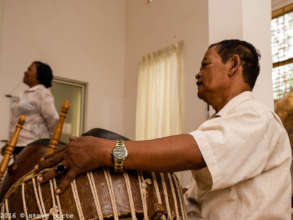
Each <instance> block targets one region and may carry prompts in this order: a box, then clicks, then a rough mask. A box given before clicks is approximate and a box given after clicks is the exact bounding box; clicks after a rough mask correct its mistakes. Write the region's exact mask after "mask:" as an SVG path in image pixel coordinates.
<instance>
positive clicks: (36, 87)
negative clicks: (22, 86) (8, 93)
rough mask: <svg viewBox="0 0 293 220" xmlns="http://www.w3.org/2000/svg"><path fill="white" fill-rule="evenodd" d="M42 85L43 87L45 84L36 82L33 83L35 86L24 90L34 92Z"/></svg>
mask: <svg viewBox="0 0 293 220" xmlns="http://www.w3.org/2000/svg"><path fill="white" fill-rule="evenodd" d="M42 87H44V88H45V86H44V85H43V84H38V85H35V86H33V87H31V88H28V89H26V90H25V92H34V91H36V90H37V89H39V88H42Z"/></svg>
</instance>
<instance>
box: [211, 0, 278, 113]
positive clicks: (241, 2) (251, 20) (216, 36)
mask: <svg viewBox="0 0 293 220" xmlns="http://www.w3.org/2000/svg"><path fill="white" fill-rule="evenodd" d="M227 5H229V7H227ZM270 23H271V2H270V1H267V0H257V1H255V0H237V1H235V0H221V1H218V0H209V40H210V43H214V42H218V41H220V40H223V39H235V38H236V39H241V40H245V41H248V42H250V43H252V44H253V45H254V46H255V47H256V48H257V49H258V50H259V51H260V53H261V60H260V67H261V70H260V75H259V77H258V79H257V81H256V85H255V88H254V90H253V92H254V95H255V97H256V98H257V99H258V100H260V101H261V102H263V103H264V104H266V105H267V106H269V107H270V108H271V109H273V106H274V105H273V89H272V52H271V31H270Z"/></svg>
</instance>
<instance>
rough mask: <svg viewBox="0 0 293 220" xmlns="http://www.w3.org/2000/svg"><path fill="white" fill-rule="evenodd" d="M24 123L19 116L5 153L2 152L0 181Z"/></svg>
mask: <svg viewBox="0 0 293 220" xmlns="http://www.w3.org/2000/svg"><path fill="white" fill-rule="evenodd" d="M24 122H25V116H24V115H21V116H20V117H19V119H18V122H17V125H16V128H15V131H14V133H13V135H12V137H11V138H10V140H9V142H8V145H7V147H6V148H5V151H4V156H3V159H2V161H1V164H0V180H1V179H2V177H3V175H4V173H5V171H6V169H7V167H8V163H9V160H10V157H11V155H12V154H13V151H14V148H15V145H16V143H17V139H18V136H19V133H20V131H21V129H22V126H23V124H24Z"/></svg>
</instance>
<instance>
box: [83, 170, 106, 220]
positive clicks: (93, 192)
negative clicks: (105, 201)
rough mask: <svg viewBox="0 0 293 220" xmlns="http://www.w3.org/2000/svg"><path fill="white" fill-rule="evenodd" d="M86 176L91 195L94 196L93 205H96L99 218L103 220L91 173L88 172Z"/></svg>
mask: <svg viewBox="0 0 293 220" xmlns="http://www.w3.org/2000/svg"><path fill="white" fill-rule="evenodd" d="M87 177H88V180H89V183H90V187H91V191H92V195H93V197H94V202H95V207H96V210H97V213H98V216H99V219H100V220H103V219H104V217H103V212H102V208H101V204H100V201H99V198H98V192H97V188H96V184H95V180H94V176H93V173H92V172H88V173H87Z"/></svg>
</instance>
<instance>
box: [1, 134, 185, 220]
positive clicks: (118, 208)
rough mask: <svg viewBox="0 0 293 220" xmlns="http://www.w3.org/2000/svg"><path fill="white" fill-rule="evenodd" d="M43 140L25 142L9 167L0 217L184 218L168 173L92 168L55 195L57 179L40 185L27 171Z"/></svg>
mask: <svg viewBox="0 0 293 220" xmlns="http://www.w3.org/2000/svg"><path fill="white" fill-rule="evenodd" d="M98 132H99V134H100V131H98ZM103 132H105V131H104V130H103ZM106 133H107V134H109V131H107V132H106ZM114 138H117V137H114ZM48 143H49V140H45V141H44V140H40V141H37V142H35V143H32V144H30V145H29V146H27V147H26V148H25V149H24V150H23V151H22V152H21V153H20V154H19V155H18V157H17V158H16V161H15V162H14V164H13V165H11V166H10V167H9V169H8V172H7V175H6V176H5V178H4V180H3V181H2V183H1V188H0V193H1V194H0V196H1V198H2V200H1V204H0V208H1V217H2V218H4V217H11V218H14V219H115V220H116V219H187V215H186V211H185V206H184V204H183V196H182V191H181V188H180V186H179V182H178V180H177V178H176V176H175V175H173V174H172V173H154V172H138V171H127V172H124V173H122V174H118V173H114V172H113V171H112V170H110V169H106V168H105V169H97V170H94V171H92V172H88V173H85V174H83V175H80V176H79V177H77V178H76V179H75V180H74V181H73V182H72V183H71V186H70V187H68V188H67V189H66V191H65V192H64V193H63V194H61V195H59V196H57V195H56V194H55V193H54V191H55V189H56V186H57V185H58V182H59V179H58V178H57V179H52V180H51V181H49V182H48V183H45V184H41V185H40V184H39V183H38V181H37V175H35V174H34V173H32V172H30V171H31V170H32V169H33V167H34V165H35V164H36V163H37V162H38V160H39V159H40V158H41V157H42V156H44V155H45V154H46V152H47V151H48V147H47V146H48ZM8 219H9V218H8Z"/></svg>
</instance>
